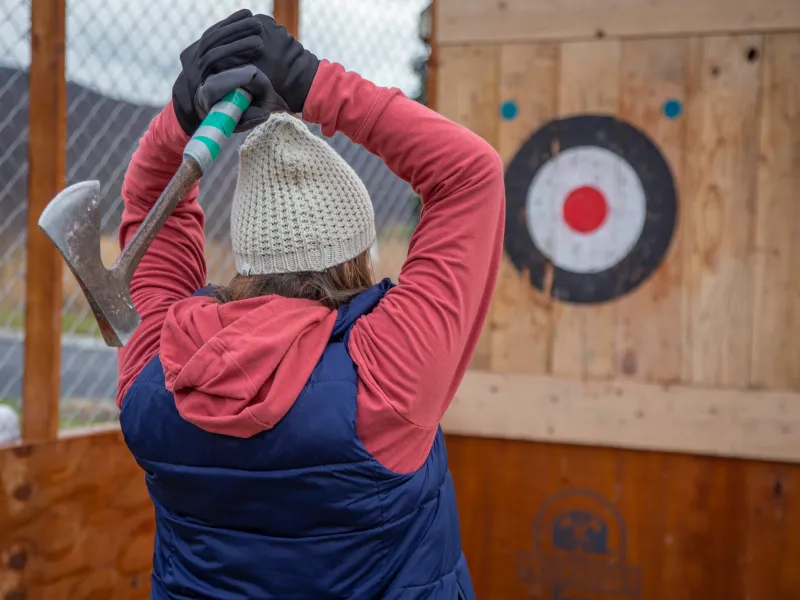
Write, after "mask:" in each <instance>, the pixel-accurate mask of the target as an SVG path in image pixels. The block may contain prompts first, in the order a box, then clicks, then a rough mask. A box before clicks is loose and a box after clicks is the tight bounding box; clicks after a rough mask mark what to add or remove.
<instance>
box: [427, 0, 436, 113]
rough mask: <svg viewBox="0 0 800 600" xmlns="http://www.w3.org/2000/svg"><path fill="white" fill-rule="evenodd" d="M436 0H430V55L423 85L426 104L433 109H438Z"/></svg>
mask: <svg viewBox="0 0 800 600" xmlns="http://www.w3.org/2000/svg"><path fill="white" fill-rule="evenodd" d="M437 2H438V0H431V4H430V8H429V9H428V10H429V11H430V13H429V14H430V17H429V18H430V20H431V21H430V28H431V30H430V38H429V40H428V46H429V47H430V52H431V53H430V55H429V56H428V80H427V81H426V83H425V85H426V86H427V90H426V91H427V94H428V98H427V106H428V108H431V109H433V110H438V108H439V105H438V93H439V84H438V82H437V81H438V77H437V76H438V73H439V40H438V38H437V37H436V5H437Z"/></svg>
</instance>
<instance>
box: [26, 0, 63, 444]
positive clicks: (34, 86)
mask: <svg viewBox="0 0 800 600" xmlns="http://www.w3.org/2000/svg"><path fill="white" fill-rule="evenodd" d="M65 20H66V17H65V0H41V1H37V2H34V3H31V68H30V73H29V76H28V81H29V92H30V106H29V109H28V111H29V115H28V118H29V130H28V238H27V239H28V255H27V269H26V279H25V286H26V296H25V370H24V375H23V383H22V395H23V412H22V436H23V439H25V440H26V441H28V442H30V441H40V440H48V439H54V438H55V437H56V436H57V435H58V400H59V375H60V369H61V268H62V267H61V262H62V258H61V256H60V255H59V253H58V251H57V250H56V248H55V246H53V244H52V242H51V241H50V240H49V239H47V237H46V236H45V235H44V233H42V231H41V230H40V229H39V226H38V221H39V216H40V215H41V214H42V211H43V210H44V209H45V207H46V206H47V204H48V203H49V202H50V200H51V199H52V198H53V197H54V196H55V195H56V194H58V192H60V191H61V190H62V188H63V187H64V181H65V163H66V156H67V88H66V79H65V73H64V35H65V33H64V32H65Z"/></svg>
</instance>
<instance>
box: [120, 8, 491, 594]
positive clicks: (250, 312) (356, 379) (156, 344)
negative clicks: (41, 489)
mask: <svg viewBox="0 0 800 600" xmlns="http://www.w3.org/2000/svg"><path fill="white" fill-rule="evenodd" d="M182 64H183V69H184V70H183V73H182V74H181V76H180V77H179V78H178V80H177V81H176V85H175V88H174V91H173V101H172V102H171V103H170V104H169V105H168V106H167V107H166V108H165V109H164V110H163V112H162V113H161V114H160V115H158V116H157V117H156V118H155V119H154V120H153V122H152V123H151V125H150V128H149V130H148V131H147V133H146V134H145V135H144V137H143V138H142V140H141V144H140V147H139V148H138V150H137V151H136V153H135V154H134V156H133V159H132V161H131V164H130V166H129V168H128V172H127V174H126V178H125V183H124V188H123V197H124V201H125V212H124V215H123V221H122V225H121V228H120V244H121V245H123V246H124V245H125V244H126V242H127V240H129V239H130V238H131V236H132V235H133V233H134V231H135V230H136V228H137V226H138V225H139V223H140V222H141V221H142V219H143V218H144V217H145V215H146V214H147V212H148V211H149V210H150V207H151V206H152V205H153V203H154V202H155V200H156V198H157V197H158V195H159V193H160V192H161V190H162V189H163V188H164V186H165V185H166V183H167V181H168V180H169V178H170V176H171V175H172V174H173V173H174V172H175V170H176V168H177V166H178V164H179V162H180V160H181V152H182V149H183V147H184V145H185V143H186V141H187V140H188V137H189V134H191V133H192V131H193V130H194V128H195V127H197V125H198V124H199V122H200V120H201V119H202V116H203V115H204V113H205V110H207V106H208V105H209V104H210V103H211V102H213V101H214V100H215V99H217V98H219V97H220V96H221V95H222V94H224V93H225V92H227V91H228V90H229V89H231V88H233V87H235V86H240V85H244V86H245V87H248V86H249V87H248V89H250V91H252V92H253V94H254V97H255V100H256V101H255V103H254V108H253V109H251V110H250V111H249V112H248V113H246V114H245V118H244V121H243V125H242V127H243V128H245V129H248V128H250V129H252V131H251V132H250V134H249V135H248V137H247V140H246V141H245V143H244V145H243V146H242V148H241V151H240V165H239V179H238V182H237V187H236V192H235V197H234V202H233V207H232V217H231V234H232V235H231V237H232V244H233V252H234V255H235V258H236V267H237V271H238V274H237V275H236V276H235V277H234V279H233V281H232V282H231V283H230V285H229V286H227V287H222V288H214V287H204V286H205V284H206V281H205V277H206V265H205V261H204V257H203V244H204V237H203V212H202V210H201V209H200V206H199V205H198V203H197V200H196V198H197V189H196V188H195V189H193V190H191V191H190V192H189V193H188V194H187V195H186V197H185V198H184V199H183V200H182V201H181V203H180V205H179V206H178V207H177V209H176V210H175V212H174V213H173V214H172V216H171V217H170V218H169V220H168V221H167V223H166V225H165V226H164V229H163V230H162V232H161V233H160V234H159V236H158V237H157V238H156V240H155V241H154V242H153V245H152V247H151V248H150V250H149V251H148V253H147V255H146V256H145V258H144V260H143V261H142V263H141V265H140V266H139V269H138V271H137V273H136V276H135V278H134V280H133V283H132V297H133V301H134V304H135V305H136V308H137V310H138V311H139V314H140V315H141V316H142V324H141V326H140V327H139V329H138V330H137V332H136V335H135V336H134V338H133V339H132V340H131V341H130V342H129V344H128V345H127V346H126V348H125V349H124V350H122V351H120V355H119V375H120V379H119V393H118V403H119V404H120V406H121V409H122V412H121V417H120V419H121V423H122V429H123V432H124V435H125V439H126V442H127V444H128V446H129V447H130V449H131V451H132V453H133V455H134V456H135V457H136V460H137V461H138V462H139V464H140V465H141V466H142V468H143V469H144V470H145V472H146V480H147V485H148V489H149V492H150V495H151V497H152V499H153V504H154V505H155V513H156V523H157V528H156V542H155V553H154V564H153V577H152V597H153V598H214V599H218V600H219V599H229V598H230V599H233V598H237V599H239V598H248V599H252V598H279V599H281V600H285V599H289V598H305V599H313V600H319V599H325V598H357V599H370V600H371V599H378V598H402V599H404V600H405V599H409V600H411V599H415V598H426V599H447V600H455V599H456V598H466V599H472V598H474V592H473V590H472V584H471V582H470V577H469V572H468V569H467V566H466V562H465V559H464V556H463V554H462V552H461V542H460V536H459V524H458V516H457V511H456V504H455V497H454V491H453V485H452V481H451V478H450V475H449V472H448V468H447V455H446V452H445V447H444V439H443V437H442V434H441V431H440V429H439V421H440V420H441V418H442V416H443V415H444V412H445V410H446V409H447V407H448V404H449V403H450V401H451V400H452V398H453V395H454V394H455V392H456V389H457V388H458V385H459V382H460V381H461V378H462V376H463V375H464V371H465V370H466V368H467V365H468V363H469V361H470V357H471V355H472V353H473V351H474V349H475V345H476V343H477V340H478V335H479V333H480V330H481V327H482V326H483V323H484V321H485V319H486V315H487V311H488V307H489V301H490V297H491V294H492V289H493V286H494V283H495V279H496V275H497V270H498V264H499V261H500V255H501V247H502V231H503V220H504V194H503V173H502V165H501V161H500V159H499V158H498V156H497V154H496V153H495V152H494V151H493V150H492V148H491V147H490V146H489V145H488V144H486V143H485V142H484V141H482V140H481V139H480V138H479V137H477V136H476V135H474V134H472V133H470V132H469V131H467V130H466V129H464V128H462V127H460V126H458V125H455V124H453V123H451V122H450V121H448V120H447V119H445V118H443V117H441V116H439V115H438V114H436V113H435V112H433V111H431V110H428V109H427V108H425V107H424V106H421V105H419V104H417V103H415V102H413V101H411V100H409V99H408V98H406V97H405V96H403V95H402V93H401V92H400V91H398V90H396V89H388V88H382V87H378V86H375V85H373V84H372V83H370V82H369V81H366V80H364V79H363V78H361V77H360V76H359V75H357V74H355V73H349V72H346V71H345V70H344V69H343V68H342V67H341V66H339V65H337V64H333V63H330V62H327V61H324V60H323V61H320V60H318V59H317V58H316V57H315V56H314V55H312V54H311V53H309V52H308V51H306V50H305V49H303V47H302V46H301V45H300V44H299V43H298V42H297V41H296V40H294V39H293V38H292V37H291V36H290V35H289V34H288V33H287V32H286V30H285V29H283V28H282V27H279V26H277V25H276V24H275V22H274V21H273V20H272V19H271V18H270V17H265V16H262V15H258V16H252V15H251V14H250V13H249V11H241V12H239V13H236V14H234V15H232V16H231V17H229V18H228V19H226V20H225V21H223V22H221V23H219V24H217V25H216V26H215V27H213V28H212V29H210V30H209V31H208V32H206V33H205V34H204V35H203V37H201V38H200V40H198V42H196V43H195V44H193V45H192V46H190V47H189V48H188V49H187V50H186V51H184V53H183V54H182ZM226 86H227V87H226ZM276 105H279V106H284V107H285V108H286V109H287V110H288V111H290V112H293V113H299V112H302V114H303V118H304V119H305V120H306V121H309V122H312V123H317V124H319V125H320V126H321V127H322V130H323V132H324V133H325V134H326V135H332V134H333V133H334V132H335V131H341V132H342V133H344V134H345V135H347V136H349V137H350V138H351V139H352V140H353V141H354V142H356V143H359V144H362V145H363V146H364V147H365V148H367V149H368V150H369V151H371V152H373V153H374V154H376V155H378V156H380V157H381V159H382V160H383V161H384V162H385V163H386V164H387V165H388V166H389V168H391V169H392V170H393V171H394V172H395V173H397V174H398V175H399V176H400V177H402V178H403V179H405V180H406V181H409V182H410V183H411V185H412V186H413V188H414V189H415V190H416V191H417V192H418V193H419V194H420V196H421V197H422V199H423V204H424V208H423V210H422V214H421V218H420V223H419V225H418V227H417V229H416V231H415V233H414V235H413V237H412V239H411V243H410V245H409V253H408V259H407V260H406V262H405V264H404V265H403V268H402V271H401V274H400V277H399V284H398V285H396V286H394V285H392V284H391V283H389V282H388V281H382V282H380V283H377V284H374V285H373V282H372V272H371V265H370V257H369V249H370V246H371V244H372V242H373V240H374V237H375V226H374V217H373V212H372V205H371V203H370V200H369V197H368V195H367V191H366V189H365V188H364V186H363V184H362V183H361V182H360V181H359V179H358V177H357V176H356V174H355V173H354V172H353V171H352V169H350V167H349V166H348V165H347V164H346V163H345V162H344V161H343V160H342V159H341V158H340V157H339V156H338V155H337V154H336V153H335V152H334V151H333V150H332V149H331V148H330V147H329V146H328V145H327V144H326V143H325V142H324V141H323V140H321V139H319V138H317V137H315V136H314V135H312V134H311V133H310V132H309V131H308V129H307V127H306V125H305V124H304V123H303V122H302V121H301V120H299V119H298V118H295V117H292V116H290V115H288V114H286V113H282V114H273V115H272V116H269V114H268V112H269V110H271V108H274V107H275V106H276ZM267 117H269V119H268V120H266V122H265V119H266V118H267ZM257 124H258V126H255V125H257Z"/></svg>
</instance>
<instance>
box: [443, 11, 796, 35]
mask: <svg viewBox="0 0 800 600" xmlns="http://www.w3.org/2000/svg"><path fill="white" fill-rule="evenodd" d="M438 27H439V30H440V33H439V39H440V41H441V43H442V44H446V45H458V44H476V43H498V42H505V43H508V42H515V43H519V42H534V41H547V40H573V39H592V38H594V39H596V38H599V37H606V38H613V37H647V36H653V37H656V36H670V35H673V36H674V35H686V34H701V33H706V34H715V33H716V34H720V33H735V32H754V31H787V30H797V29H800V3H798V2H796V0H546V1H537V2H532V1H531V0H502V1H490V0H441V8H440V10H439V19H438Z"/></svg>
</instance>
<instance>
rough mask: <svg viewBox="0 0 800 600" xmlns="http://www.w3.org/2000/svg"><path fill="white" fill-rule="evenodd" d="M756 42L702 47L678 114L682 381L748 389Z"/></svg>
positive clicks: (736, 39)
mask: <svg viewBox="0 0 800 600" xmlns="http://www.w3.org/2000/svg"><path fill="white" fill-rule="evenodd" d="M762 55H763V39H762V37H761V36H728V37H709V38H705V39H704V40H703V45H702V55H701V56H700V57H699V60H698V63H699V65H700V69H699V72H698V74H697V75H698V80H697V81H693V82H692V84H691V85H692V86H693V89H692V91H691V95H690V98H689V102H688V106H687V121H688V123H687V127H688V132H689V136H688V138H687V144H686V155H687V156H688V157H691V158H690V160H687V161H686V163H685V165H684V176H685V186H686V187H685V188H684V189H685V190H686V196H687V200H686V202H684V205H685V207H686V208H685V210H686V211H687V218H686V219H684V221H683V225H684V235H685V236H686V237H685V243H686V246H685V248H686V252H685V259H686V264H685V266H684V269H685V271H684V303H685V304H684V306H685V307H686V310H687V313H686V320H685V322H684V348H685V352H684V353H683V368H682V380H683V382H685V383H700V384H708V385H725V386H733V387H743V386H746V385H748V383H749V381H750V344H751V339H752V311H753V302H752V298H753V247H754V244H753V237H754V217H755V194H756V171H757V165H758V160H759V157H758V147H759V136H758V115H759V114H760V110H759V109H760V102H761V85H760V84H761V77H762Z"/></svg>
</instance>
